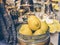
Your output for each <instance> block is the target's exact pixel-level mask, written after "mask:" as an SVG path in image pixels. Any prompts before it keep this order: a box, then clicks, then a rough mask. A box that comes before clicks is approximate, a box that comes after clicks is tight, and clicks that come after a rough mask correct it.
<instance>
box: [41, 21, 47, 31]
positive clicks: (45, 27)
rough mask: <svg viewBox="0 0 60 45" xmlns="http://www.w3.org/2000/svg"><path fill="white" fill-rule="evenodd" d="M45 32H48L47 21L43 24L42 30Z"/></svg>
mask: <svg viewBox="0 0 60 45" xmlns="http://www.w3.org/2000/svg"><path fill="white" fill-rule="evenodd" d="M40 29H41V30H42V31H43V32H46V31H47V30H48V24H47V23H46V22H45V21H42V22H41V28H40Z"/></svg>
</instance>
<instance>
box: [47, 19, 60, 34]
mask: <svg viewBox="0 0 60 45" xmlns="http://www.w3.org/2000/svg"><path fill="white" fill-rule="evenodd" d="M52 21H53V23H50V24H48V26H49V27H50V29H49V30H50V33H55V32H60V23H59V20H56V19H53V20H52Z"/></svg>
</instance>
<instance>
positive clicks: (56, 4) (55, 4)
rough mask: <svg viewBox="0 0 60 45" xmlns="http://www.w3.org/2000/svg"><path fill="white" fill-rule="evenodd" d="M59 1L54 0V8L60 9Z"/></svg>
mask: <svg viewBox="0 0 60 45" xmlns="http://www.w3.org/2000/svg"><path fill="white" fill-rule="evenodd" d="M59 1H60V0H52V7H53V9H55V10H59V5H58V2H59Z"/></svg>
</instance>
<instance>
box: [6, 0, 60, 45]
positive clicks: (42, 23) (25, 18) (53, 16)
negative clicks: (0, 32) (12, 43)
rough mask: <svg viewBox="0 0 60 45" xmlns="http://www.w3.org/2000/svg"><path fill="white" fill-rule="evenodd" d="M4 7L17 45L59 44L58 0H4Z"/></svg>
mask: <svg viewBox="0 0 60 45" xmlns="http://www.w3.org/2000/svg"><path fill="white" fill-rule="evenodd" d="M5 8H6V12H7V13H8V15H11V17H10V18H12V19H11V20H13V24H14V26H15V29H16V31H17V32H16V33H17V45H60V0H16V1H15V0H6V4H5ZM5 17H6V14H5ZM8 18H9V16H8ZM6 19H7V18H6ZM7 21H9V19H8V20H7ZM11 23H12V22H11ZM11 23H8V24H11ZM8 24H7V25H8ZM9 26H10V25H9ZM9 28H10V27H9ZM7 29H8V28H7ZM8 32H9V31H8ZM10 33H11V32H10ZM13 33H14V32H13Z"/></svg>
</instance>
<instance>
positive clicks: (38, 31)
mask: <svg viewBox="0 0 60 45" xmlns="http://www.w3.org/2000/svg"><path fill="white" fill-rule="evenodd" d="M42 34H45V32H43V31H42V30H41V29H39V30H37V31H35V32H34V33H33V35H42Z"/></svg>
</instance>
